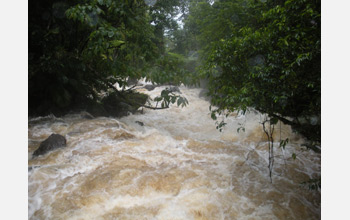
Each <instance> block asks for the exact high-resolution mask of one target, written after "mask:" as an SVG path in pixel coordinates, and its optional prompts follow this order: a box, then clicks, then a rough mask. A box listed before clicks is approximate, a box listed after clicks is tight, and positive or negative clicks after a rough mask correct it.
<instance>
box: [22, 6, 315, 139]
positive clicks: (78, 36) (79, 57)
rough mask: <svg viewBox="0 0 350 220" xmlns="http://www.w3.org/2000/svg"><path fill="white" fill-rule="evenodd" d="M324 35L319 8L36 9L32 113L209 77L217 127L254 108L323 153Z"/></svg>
mask: <svg viewBox="0 0 350 220" xmlns="http://www.w3.org/2000/svg"><path fill="white" fill-rule="evenodd" d="M179 13H180V14H179ZM176 17H178V18H183V28H180V27H179V23H178V22H176ZM320 29H321V19H320V1H319V0H311V1H307V0H286V1H285V0H261V1H258V0H216V1H212V0H174V1H156V0H69V1H68V0H66V1H58V0H50V1H42V0H39V1H30V2H29V112H30V114H44V113H45V114H46V113H48V112H53V113H55V112H59V111H62V110H68V109H72V108H74V107H76V105H88V104H89V103H93V102H99V101H101V100H100V99H99V97H101V94H102V93H103V92H105V91H107V90H108V88H114V87H113V85H114V84H115V83H118V84H119V86H121V87H123V86H124V85H125V84H126V83H127V79H128V78H132V79H138V78H141V77H146V78H147V79H148V80H151V81H152V82H155V83H161V84H164V83H171V84H179V83H186V84H194V83H196V80H197V79H198V78H200V77H202V78H207V80H208V86H209V95H210V96H211V100H212V105H213V106H215V107H216V108H212V113H213V114H212V116H213V118H214V119H215V118H216V114H217V113H218V114H224V113H228V112H232V111H237V110H242V111H243V112H245V111H246V110H249V109H250V108H254V109H256V110H258V111H260V112H262V113H266V114H268V115H269V118H270V122H272V124H273V123H275V122H276V121H277V119H278V120H280V121H282V122H284V123H286V124H289V125H292V127H293V128H294V129H295V130H297V131H298V132H300V133H302V134H303V135H305V136H306V137H307V138H308V139H309V140H312V141H316V142H318V143H319V142H320V125H321V121H320V114H321V82H320V81H321V75H320V71H321V70H320V68H321V66H320V62H321V59H320V54H321V40H320ZM198 54H199V57H200V59H199V60H198ZM196 74H197V75H196ZM113 90H114V93H115V95H117V96H118V95H119V93H118V91H115V89H113ZM164 94H165V93H164ZM169 94H170V93H169ZM163 99H164V100H168V101H169V100H171V102H169V103H172V101H174V102H175V100H174V99H173V98H171V97H165V96H164V97H163ZM114 102H116V103H117V102H120V100H119V99H117V100H115V101H114ZM224 124H225V123H220V125H224Z"/></svg>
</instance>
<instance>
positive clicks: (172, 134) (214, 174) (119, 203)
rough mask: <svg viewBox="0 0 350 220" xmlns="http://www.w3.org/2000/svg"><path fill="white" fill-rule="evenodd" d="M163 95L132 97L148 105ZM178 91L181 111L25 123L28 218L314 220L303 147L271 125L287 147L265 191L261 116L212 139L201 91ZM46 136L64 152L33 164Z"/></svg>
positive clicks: (236, 121)
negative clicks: (59, 139)
mask: <svg viewBox="0 0 350 220" xmlns="http://www.w3.org/2000/svg"><path fill="white" fill-rule="evenodd" d="M164 88H165V87H157V88H155V89H154V90H153V91H147V90H145V89H141V88H140V89H139V91H140V92H144V93H146V94H149V95H150V96H151V97H153V98H154V97H155V96H157V95H159V94H160V92H161V90H162V89H164ZM179 88H180V90H181V92H182V96H184V97H186V98H187V99H188V101H189V105H188V106H186V107H184V108H181V107H178V106H176V105H174V106H171V108H169V109H165V110H149V109H143V112H142V113H141V112H140V113H138V114H134V115H129V116H127V117H123V118H119V119H117V118H107V117H98V118H94V119H86V118H84V117H83V114H70V115H66V116H64V117H55V116H53V115H50V116H46V117H37V118H30V119H29V130H28V137H29V140H28V143H29V146H28V166H29V167H30V168H29V170H28V196H29V198H28V218H29V219H70V220H73V219H76V220H78V219H101V220H102V219H160V220H161V219H164V220H166V219H172V220H175V219H215V220H216V219H242V220H243V219H247V220H248V219H264V220H265V219H303V220H304V219H320V214H321V208H320V200H321V199H320V198H321V194H320V192H318V191H310V190H308V188H307V187H305V186H303V185H302V184H300V183H302V182H304V181H307V180H308V179H310V178H318V177H319V176H320V171H321V157H320V154H317V153H314V152H312V151H307V150H303V147H302V146H301V145H302V144H303V143H304V140H303V138H301V137H300V136H298V135H297V134H294V133H293V132H292V131H291V129H290V127H289V126H286V125H283V124H280V123H278V124H277V125H276V127H275V132H274V138H275V140H276V142H279V140H280V139H285V138H289V140H290V141H289V143H288V144H287V145H286V148H285V150H283V149H282V148H279V147H278V144H275V165H274V170H273V182H272V183H271V182H270V178H269V171H268V167H267V166H268V145H267V141H266V140H267V139H266V136H265V134H264V133H263V130H262V125H261V124H260V123H259V122H261V120H262V119H263V116H262V115H260V114H258V113H256V112H254V111H252V112H249V113H247V114H246V115H241V114H231V115H230V116H229V117H228V118H225V122H226V123H227V125H226V126H225V127H224V129H223V131H222V132H219V131H218V130H217V129H216V128H215V127H216V125H215V121H213V120H212V119H211V117H210V114H209V113H210V112H209V105H210V104H209V102H208V101H206V100H205V99H204V98H201V97H200V93H201V89H199V88H187V87H184V86H181V87H179ZM219 118H220V117H219ZM136 121H138V122H142V123H143V126H141V124H140V123H138V122H136ZM241 126H244V128H245V131H244V132H243V131H242V129H241V130H240V132H239V133H238V132H237V129H238V128H239V127H241ZM52 133H57V134H61V135H64V136H65V137H66V139H67V147H66V148H62V149H59V150H56V151H53V152H50V153H48V154H46V155H43V156H39V157H36V158H34V159H32V153H33V152H34V150H35V149H36V148H37V147H38V146H39V145H40V142H41V141H43V140H45V139H46V138H47V137H48V136H50V135H51V134H52ZM293 153H295V154H296V155H297V156H296V159H293V158H292V154H293Z"/></svg>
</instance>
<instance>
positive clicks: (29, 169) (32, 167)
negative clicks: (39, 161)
mask: <svg viewBox="0 0 350 220" xmlns="http://www.w3.org/2000/svg"><path fill="white" fill-rule="evenodd" d="M39 167H41V166H31V167H28V172H29V171H32V170H33V169H35V168H39Z"/></svg>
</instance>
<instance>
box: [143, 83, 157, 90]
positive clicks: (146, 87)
mask: <svg viewBox="0 0 350 220" xmlns="http://www.w3.org/2000/svg"><path fill="white" fill-rule="evenodd" d="M144 88H145V89H147V90H148V91H152V90H153V89H155V88H156V86H155V85H151V84H147V85H145V87H144Z"/></svg>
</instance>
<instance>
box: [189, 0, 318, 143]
mask: <svg viewBox="0 0 350 220" xmlns="http://www.w3.org/2000/svg"><path fill="white" fill-rule="evenodd" d="M185 25H188V26H193V27H195V28H196V29H198V30H195V32H196V33H197V37H198V39H199V41H200V45H201V55H202V59H203V60H204V61H205V66H203V67H202V74H203V75H206V76H207V78H208V79H209V86H210V88H209V90H210V95H211V96H212V104H213V105H214V106H216V107H217V108H216V109H214V110H213V114H212V115H213V117H214V118H215V113H219V114H220V113H224V112H226V111H237V110H242V111H243V112H245V111H246V110H247V109H249V108H254V109H256V110H258V111H260V112H262V113H266V114H268V115H269V116H270V118H271V119H272V122H275V121H276V120H275V119H279V120H281V121H282V122H284V123H286V124H289V125H291V126H292V127H293V128H294V129H295V130H297V131H298V132H300V133H301V134H303V135H304V136H305V137H307V138H308V139H309V140H312V141H316V142H320V124H321V122H320V114H321V71H320V68H321V65H320V61H321V60H320V54H321V50H320V48H321V41H320V28H321V19H320V1H318V0H315V1H306V0H287V1H254V0H235V1H216V2H215V3H214V4H212V5H210V4H208V3H206V2H201V3H199V4H197V5H193V8H192V9H190V16H189V18H188V20H187V21H186V23H185Z"/></svg>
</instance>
